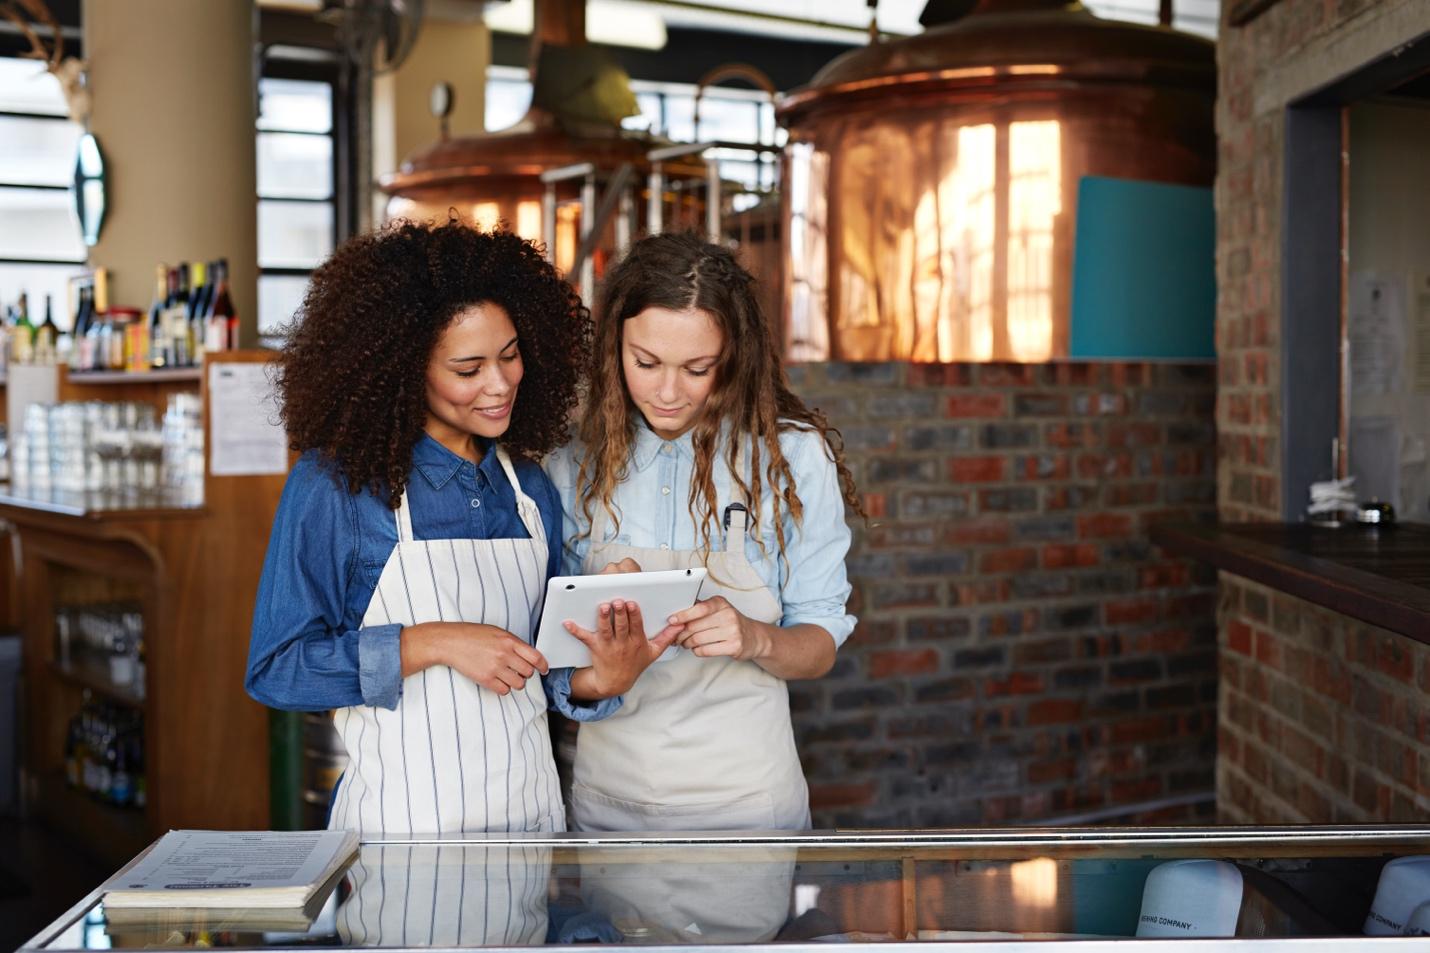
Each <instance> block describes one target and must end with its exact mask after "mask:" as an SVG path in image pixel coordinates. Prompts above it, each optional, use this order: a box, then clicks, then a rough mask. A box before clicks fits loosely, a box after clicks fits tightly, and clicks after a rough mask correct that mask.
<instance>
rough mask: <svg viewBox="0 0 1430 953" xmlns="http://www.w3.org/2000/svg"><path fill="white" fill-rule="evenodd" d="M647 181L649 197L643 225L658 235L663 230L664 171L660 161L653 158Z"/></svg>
mask: <svg viewBox="0 0 1430 953" xmlns="http://www.w3.org/2000/svg"><path fill="white" fill-rule="evenodd" d="M648 183H649V184H648V188H649V190H650V198H649V199H648V200H647V205H646V216H645V227H646V231H648V232H650V233H651V234H652V235H659V234H660V233H661V232H663V231H664V230H665V173H664V171H663V170H662V168H661V163H660V162H659V161H658V160H655V159H654V158H652V161H651V167H650V179H649V180H648Z"/></svg>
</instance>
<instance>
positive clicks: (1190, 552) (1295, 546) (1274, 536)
mask: <svg viewBox="0 0 1430 953" xmlns="http://www.w3.org/2000/svg"><path fill="white" fill-rule="evenodd" d="M1151 537H1152V542H1154V543H1156V544H1157V545H1159V546H1161V547H1163V548H1164V549H1166V550H1167V551H1168V552H1171V553H1176V554H1177V555H1181V556H1191V557H1193V558H1195V559H1200V560H1202V561H1204V562H1208V563H1210V564H1212V565H1213V566H1215V567H1216V568H1218V569H1221V570H1224V571H1225V572H1229V573H1233V574H1235V575H1238V576H1242V577H1245V578H1246V579H1250V580H1251V581H1253V582H1258V583H1261V584H1263V585H1266V586H1269V587H1271V588H1273V589H1279V590H1281V591H1282V592H1285V593H1288V594H1290V595H1293V596H1296V597H1297V598H1300V599H1304V600H1306V601H1307V602H1311V603H1315V604H1316V605H1319V606H1325V607H1326V608H1328V609H1333V610H1335V611H1336V612H1339V613H1341V614H1342V615H1347V616H1350V617H1351V618H1354V619H1359V620H1360V621H1362V622H1368V623H1370V624H1371V625H1375V626H1379V627H1380V628H1383V629H1388V630H1390V631H1391V632H1396V633H1399V634H1400V635H1404V636H1408V637H1409V638H1412V639H1416V640H1418V641H1420V642H1426V643H1430V526H1425V525H1421V524H1417V523H1401V524H1397V525H1392V526H1385V527H1375V526H1362V525H1360V524H1354V523H1353V524H1349V525H1346V526H1340V527H1325V526H1315V525H1312V524H1310V523H1220V524H1210V525H1188V524H1161V525H1156V526H1153V527H1152V529H1151Z"/></svg>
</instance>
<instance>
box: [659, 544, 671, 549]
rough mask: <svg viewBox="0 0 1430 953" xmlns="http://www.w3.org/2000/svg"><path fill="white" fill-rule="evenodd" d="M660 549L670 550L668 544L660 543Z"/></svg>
mask: <svg viewBox="0 0 1430 953" xmlns="http://www.w3.org/2000/svg"><path fill="white" fill-rule="evenodd" d="M660 548H661V549H669V548H670V544H669V543H661V544H660Z"/></svg>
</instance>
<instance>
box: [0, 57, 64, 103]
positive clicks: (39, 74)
mask: <svg viewBox="0 0 1430 953" xmlns="http://www.w3.org/2000/svg"><path fill="white" fill-rule="evenodd" d="M0 112H8V113H40V114H42V115H46V116H67V115H69V110H68V109H66V108H65V96H64V93H63V92H61V91H60V81H59V80H57V79H55V77H54V76H53V75H52V74H51V73H49V72H48V71H46V70H45V64H44V63H39V62H36V61H35V60H21V59H13V58H11V57H6V56H0Z"/></svg>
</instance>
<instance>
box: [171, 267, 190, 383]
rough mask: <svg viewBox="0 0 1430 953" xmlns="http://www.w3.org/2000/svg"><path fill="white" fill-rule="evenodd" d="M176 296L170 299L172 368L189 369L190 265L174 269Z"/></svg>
mask: <svg viewBox="0 0 1430 953" xmlns="http://www.w3.org/2000/svg"><path fill="white" fill-rule="evenodd" d="M174 275H175V281H174V294H173V296H172V297H171V298H170V299H169V352H170V364H169V366H170V367H188V366H189V364H190V363H191V361H190V356H191V355H192V353H193V352H192V351H190V350H189V315H188V310H189V265H188V262H182V261H181V262H179V264H178V267H176V268H175V269H174Z"/></svg>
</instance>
